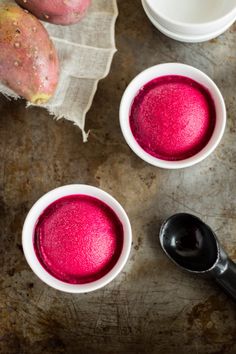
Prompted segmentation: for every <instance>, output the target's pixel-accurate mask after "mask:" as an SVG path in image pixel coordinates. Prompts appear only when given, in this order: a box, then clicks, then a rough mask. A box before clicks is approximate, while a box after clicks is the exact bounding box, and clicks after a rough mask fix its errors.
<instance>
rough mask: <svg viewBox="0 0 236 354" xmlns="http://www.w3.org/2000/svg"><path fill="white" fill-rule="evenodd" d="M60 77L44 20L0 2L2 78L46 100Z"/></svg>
mask: <svg viewBox="0 0 236 354" xmlns="http://www.w3.org/2000/svg"><path fill="white" fill-rule="evenodd" d="M58 77H59V60H58V56H57V53H56V49H55V47H54V45H53V43H52V41H51V40H50V38H49V35H48V33H47V31H46V29H45V28H44V27H43V25H42V24H41V23H40V21H39V20H38V19H37V18H36V17H34V16H33V15H31V14H29V13H28V12H26V11H24V10H23V9H22V8H20V7H19V6H18V5H16V4H14V3H9V4H7V3H2V4H0V81H1V82H3V83H4V84H5V85H6V86H8V87H9V88H11V89H12V90H13V91H15V92H16V93H17V94H18V95H20V96H22V97H24V98H26V99H27V100H28V101H30V102H32V103H35V104H42V103H45V102H47V101H48V100H49V99H50V98H51V97H52V95H53V94H54V92H55V89H56V86H57V83H58Z"/></svg>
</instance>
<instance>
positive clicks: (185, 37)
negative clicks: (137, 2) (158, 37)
mask: <svg viewBox="0 0 236 354" xmlns="http://www.w3.org/2000/svg"><path fill="white" fill-rule="evenodd" d="M142 5H143V8H144V11H145V13H146V15H147V17H148V18H149V20H150V22H151V23H152V24H153V25H154V26H155V27H156V28H157V29H158V30H159V31H160V32H162V33H163V34H164V35H166V36H167V37H169V38H172V39H174V40H176V41H180V42H186V43H200V42H206V41H209V40H211V39H213V38H216V37H218V36H220V35H221V34H222V33H224V32H225V31H227V29H228V28H229V27H230V26H231V25H232V24H233V23H234V22H235V17H234V18H233V20H232V21H231V22H230V23H228V24H227V25H226V26H225V27H222V28H220V29H219V30H217V31H214V32H211V33H207V34H202V35H191V34H183V33H177V32H171V31H169V30H168V29H167V28H165V27H163V26H162V25H161V24H160V23H159V22H158V21H157V20H156V19H155V18H154V17H153V16H152V14H151V12H150V10H149V8H148V7H147V4H146V2H145V0H142Z"/></svg>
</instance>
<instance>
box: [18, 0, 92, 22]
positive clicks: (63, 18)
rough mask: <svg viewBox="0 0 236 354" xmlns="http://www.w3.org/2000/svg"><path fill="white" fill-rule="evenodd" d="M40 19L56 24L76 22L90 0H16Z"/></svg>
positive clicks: (81, 16) (84, 11)
mask: <svg viewBox="0 0 236 354" xmlns="http://www.w3.org/2000/svg"><path fill="white" fill-rule="evenodd" d="M16 2H17V3H18V4H19V5H20V6H22V7H23V8H25V9H26V10H28V11H30V12H31V13H32V14H34V15H35V16H36V17H38V18H39V19H40V20H43V21H47V22H51V23H53V24H57V25H70V24H74V23H77V22H79V21H80V20H81V18H83V17H84V15H85V13H86V11H87V9H88V7H89V6H90V3H91V0H50V1H49V0H16Z"/></svg>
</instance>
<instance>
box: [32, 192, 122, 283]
mask: <svg viewBox="0 0 236 354" xmlns="http://www.w3.org/2000/svg"><path fill="white" fill-rule="evenodd" d="M34 246H35V252H36V254H37V257H38V259H39V261H40V263H41V264H42V266H43V267H44V268H45V269H46V270H47V271H48V272H49V273H50V274H52V275H53V276H54V277H56V278H58V279H60V280H62V281H64V282H67V283H72V284H73V283H74V284H82V283H89V282H91V281H94V280H97V279H99V278H101V277H102V276H104V275H105V274H106V273H108V272H109V271H110V270H111V269H112V268H113V267H114V265H115V264H116V262H117V260H118V259H119V257H120V254H121V251H122V247H123V226H122V224H121V222H120V220H119V219H118V217H117V216H116V214H115V213H114V211H113V210H112V209H111V208H110V207H109V206H108V205H106V204H105V203H104V202H102V201H101V200H98V199H96V198H93V197H90V196H86V195H72V196H67V197H64V198H61V199H59V200H57V201H55V202H54V203H53V204H51V205H50V206H49V207H48V208H47V209H46V210H45V211H44V212H43V214H42V215H41V216H40V218H39V220H38V222H37V224H36V227H35V238H34Z"/></svg>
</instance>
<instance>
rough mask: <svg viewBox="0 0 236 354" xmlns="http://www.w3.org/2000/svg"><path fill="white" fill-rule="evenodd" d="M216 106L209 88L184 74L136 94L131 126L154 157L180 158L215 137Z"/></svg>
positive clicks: (158, 80) (161, 80)
mask: <svg viewBox="0 0 236 354" xmlns="http://www.w3.org/2000/svg"><path fill="white" fill-rule="evenodd" d="M215 122H216V109H215V104H214V101H213V99H212V97H211V94H210V93H209V91H208V90H207V89H206V88H205V87H203V86H202V85H201V84H199V83H198V82H196V81H194V80H192V79H190V78H188V77H184V76H178V75H169V76H162V77H159V78H156V79H154V80H152V81H150V82H148V83H147V84H146V85H145V86H144V87H143V88H142V89H141V90H140V91H139V92H138V94H137V96H136V97H135V99H134V101H133V104H132V107H131V112H130V127H131V130H132V133H133V135H134V138H135V140H136V141H137V142H138V144H139V145H140V146H141V147H142V148H143V150H145V151H146V152H147V153H149V154H150V155H152V156H155V157H157V158H159V159H162V160H167V161H179V160H184V159H187V158H189V157H191V156H194V155H195V154H197V153H198V152H199V151H201V150H202V149H203V148H204V147H205V146H206V145H207V143H208V142H209V140H210V138H211V137H212V134H213V131H214V128H215Z"/></svg>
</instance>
